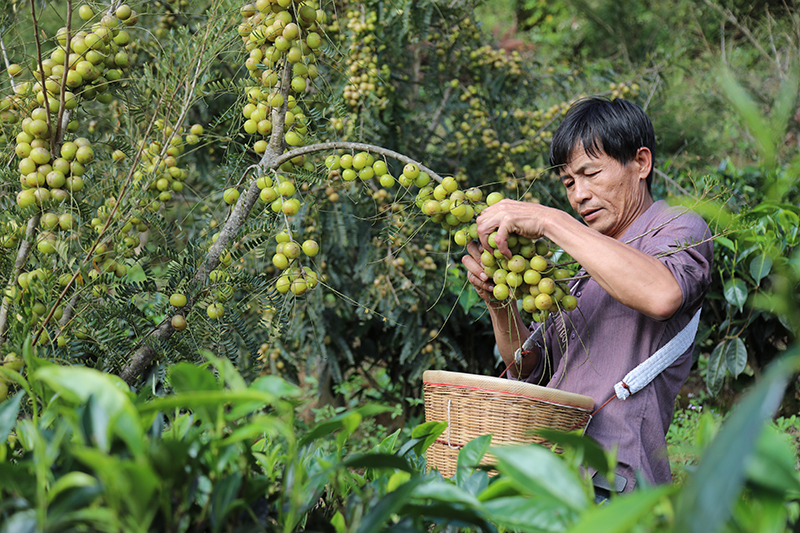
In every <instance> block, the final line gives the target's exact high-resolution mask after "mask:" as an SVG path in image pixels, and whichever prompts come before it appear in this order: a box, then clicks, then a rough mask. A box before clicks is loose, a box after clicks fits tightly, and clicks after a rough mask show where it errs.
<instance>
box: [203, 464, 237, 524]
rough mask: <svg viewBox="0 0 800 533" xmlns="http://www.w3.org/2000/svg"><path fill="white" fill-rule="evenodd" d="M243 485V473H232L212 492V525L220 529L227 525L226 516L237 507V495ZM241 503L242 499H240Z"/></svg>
mask: <svg viewBox="0 0 800 533" xmlns="http://www.w3.org/2000/svg"><path fill="white" fill-rule="evenodd" d="M241 486H242V476H241V474H231V475H229V476H227V477H225V478H223V479H222V480H221V481H220V482H218V483H217V484H216V486H215V487H214V492H212V493H211V513H210V518H211V525H212V527H213V528H214V531H219V530H220V529H221V528H222V527H223V526H224V525H225V517H226V516H228V513H230V512H231V510H233V509H234V508H235V507H236V503H237V498H236V497H237V495H238V494H239V489H240V488H241ZM238 502H239V503H241V500H238Z"/></svg>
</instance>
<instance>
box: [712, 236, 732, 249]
mask: <svg viewBox="0 0 800 533" xmlns="http://www.w3.org/2000/svg"><path fill="white" fill-rule="evenodd" d="M714 243H716V244H720V245H722V246H724V247H725V248H727V249H728V250H730V251H732V252H735V251H736V245H735V244H734V243H733V241H732V240H730V239H729V238H727V237H717V238H715V239H714Z"/></svg>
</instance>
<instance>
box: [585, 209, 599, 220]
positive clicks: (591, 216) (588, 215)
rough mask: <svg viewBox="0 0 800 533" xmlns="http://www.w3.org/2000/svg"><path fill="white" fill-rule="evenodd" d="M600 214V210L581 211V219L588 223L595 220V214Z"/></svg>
mask: <svg viewBox="0 0 800 533" xmlns="http://www.w3.org/2000/svg"><path fill="white" fill-rule="evenodd" d="M599 212H600V208H599V207H597V208H586V209H583V210H581V218H583V220H585V221H586V222H589V221H591V220H593V219H595V218H597V214H598V213H599Z"/></svg>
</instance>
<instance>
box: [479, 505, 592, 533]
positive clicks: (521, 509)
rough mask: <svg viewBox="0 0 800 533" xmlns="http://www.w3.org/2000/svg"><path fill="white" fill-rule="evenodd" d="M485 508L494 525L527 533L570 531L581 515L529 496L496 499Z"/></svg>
mask: <svg viewBox="0 0 800 533" xmlns="http://www.w3.org/2000/svg"><path fill="white" fill-rule="evenodd" d="M484 509H486V513H487V518H488V519H489V520H490V521H491V522H493V523H494V524H497V525H498V526H503V527H504V528H507V529H511V530H514V531H517V530H519V531H524V532H525V533H544V532H547V533H552V532H556V531H566V529H567V527H568V526H569V524H570V523H571V521H572V520H574V519H576V518H577V516H578V515H577V513H574V512H566V513H565V512H564V511H565V510H564V507H563V506H561V505H558V504H555V503H553V502H551V501H546V500H541V499H537V498H530V497H527V496H512V497H509V498H496V499H493V500H490V501H488V502H486V503H485V504H484ZM600 531H603V530H601V529H596V530H594V532H593V533H595V532H600Z"/></svg>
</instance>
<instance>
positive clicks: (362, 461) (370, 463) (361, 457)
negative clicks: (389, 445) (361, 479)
mask: <svg viewBox="0 0 800 533" xmlns="http://www.w3.org/2000/svg"><path fill="white" fill-rule="evenodd" d="M342 466H345V467H348V468H373V469H374V468H391V469H398V470H403V471H404V472H409V473H412V474H413V473H414V468H413V467H412V466H411V465H410V464H408V461H406V460H405V458H404V457H400V456H399V455H395V454H392V453H366V454H358V455H354V456H352V457H348V458H347V459H345V460H344V461H342Z"/></svg>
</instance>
